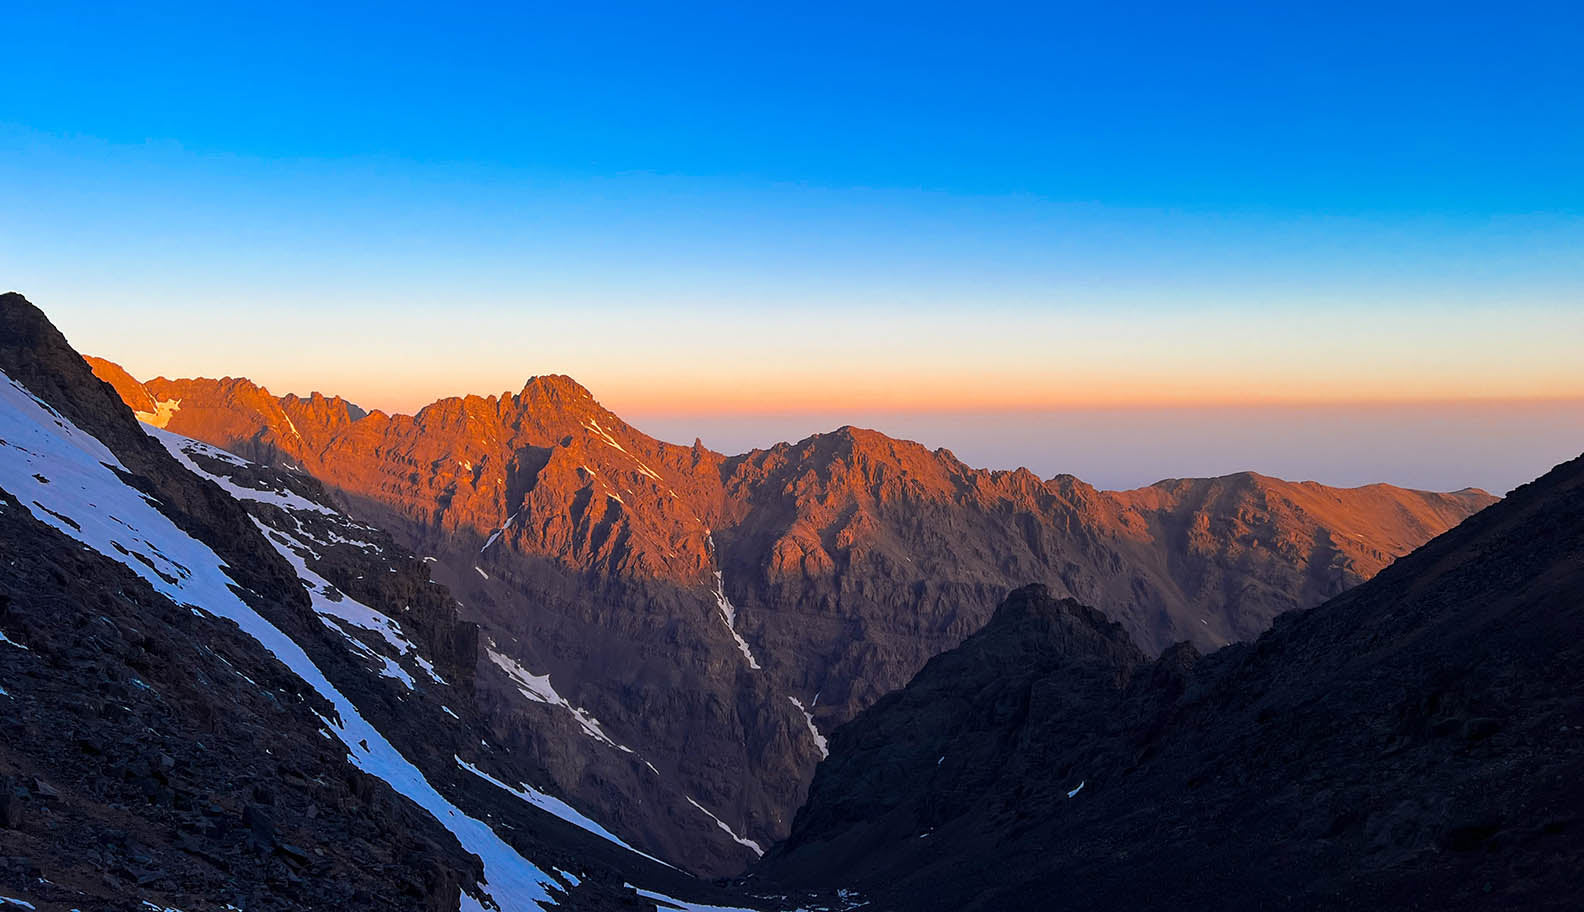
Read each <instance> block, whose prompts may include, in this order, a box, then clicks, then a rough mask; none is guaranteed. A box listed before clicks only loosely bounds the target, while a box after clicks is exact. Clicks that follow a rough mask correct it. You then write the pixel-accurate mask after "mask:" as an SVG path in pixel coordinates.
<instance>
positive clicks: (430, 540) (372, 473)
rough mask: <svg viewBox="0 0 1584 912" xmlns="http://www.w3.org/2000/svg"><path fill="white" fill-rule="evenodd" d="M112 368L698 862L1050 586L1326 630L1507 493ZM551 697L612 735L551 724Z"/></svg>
mask: <svg viewBox="0 0 1584 912" xmlns="http://www.w3.org/2000/svg"><path fill="white" fill-rule="evenodd" d="M89 361H90V364H91V365H92V367H93V369H94V371H95V373H96V374H97V375H98V376H99V377H100V378H101V379H103V380H105V381H106V382H108V383H109V384H110V385H111V386H113V387H114V388H115V390H116V391H117V393H119V395H120V397H121V399H122V400H123V401H124V402H125V403H126V405H127V406H128V407H129V408H131V409H132V410H133V411H134V412H136V413H138V415H139V417H140V418H142V419H143V420H144V421H145V422H146V423H148V424H150V425H153V426H156V427H159V428H161V429H162V430H163V431H164V432H166V433H172V434H178V435H182V436H185V437H187V438H191V439H194V440H197V441H201V442H203V443H206V444H208V445H210V446H213V447H218V448H220V449H221V450H223V451H227V452H229V453H232V454H236V455H238V456H241V457H243V458H245V459H247V460H251V461H253V462H255V463H257V464H259V465H261V466H265V467H268V468H270V469H273V470H275V471H277V472H281V473H285V474H286V475H294V476H306V477H307V478H310V479H312V480H315V481H317V482H319V483H322V485H323V487H324V489H325V491H326V494H327V496H328V497H329V498H330V499H331V501H332V502H333V503H334V504H335V505H336V507H337V508H338V509H339V510H341V511H344V512H345V513H346V514H348V515H350V516H355V517H357V518H358V520H360V521H362V522H366V523H369V524H371V525H373V526H375V527H378V528H380V529H383V530H385V531H387V532H388V533H389V534H390V535H391V536H392V538H393V540H394V541H395V542H396V543H398V544H399V545H400V546H401V547H402V548H404V549H407V550H409V551H410V552H412V553H413V554H414V555H417V556H419V557H420V558H421V560H422V561H424V562H425V563H427V564H428V570H429V572H430V574H431V575H432V577H433V579H435V580H436V581H438V582H440V583H442V584H443V585H444V586H445V587H446V588H447V589H448V590H449V592H450V593H451V594H452V595H453V596H454V597H455V599H456V600H457V601H458V606H457V611H458V614H459V616H460V617H461V618H463V619H465V620H466V621H468V622H471V623H474V624H476V625H478V627H479V628H480V631H481V635H480V646H479V648H478V650H477V654H478V660H477V663H476V665H477V668H476V675H475V678H476V682H477V683H476V688H477V691H478V694H479V698H478V699H479V703H480V711H481V713H482V715H483V718H484V719H485V720H487V724H489V726H490V727H491V730H492V732H493V738H492V741H493V742H494V743H497V744H501V745H504V746H505V747H507V748H509V749H510V750H512V751H513V752H515V753H517V754H519V755H521V756H524V757H527V758H529V759H530V760H531V761H532V762H533V763H534V764H535V765H536V766H538V767H539V768H541V769H542V770H543V771H544V774H545V775H546V776H548V777H549V781H551V782H552V783H554V785H555V787H556V788H557V789H558V791H559V793H561V794H564V795H566V796H568V798H569V799H570V800H573V801H575V802H577V803H578V805H579V806H580V807H585V808H588V809H590V812H591V813H594V814H596V816H597V817H598V818H599V819H600V820H601V821H602V822H604V823H605V824H606V825H607V826H610V827H611V828H612V829H613V830H614V831H615V832H617V833H620V834H622V835H623V837H624V838H626V839H629V840H631V842H632V844H633V845H635V846H637V847H639V848H641V849H643V850H644V851H646V852H649V853H652V854H654V855H656V856H657V857H660V858H663V859H666V860H668V861H671V862H673V863H675V864H678V865H680V866H682V867H685V868H687V869H688V870H691V871H694V872H696V873H701V874H707V875H729V874H735V873H737V872H739V871H741V870H742V869H743V868H745V867H746V866H747V865H748V864H749V863H751V862H753V861H755V860H756V859H757V858H758V857H759V856H760V854H761V853H762V852H763V851H764V850H765V849H766V848H768V847H769V846H770V845H771V844H773V843H775V842H776V841H778V840H780V839H781V838H783V837H785V836H786V835H787V833H788V831H789V827H790V824H791V821H792V817H793V814H794V812H795V811H796V810H797V808H798V807H799V806H800V804H801V803H802V802H803V799H804V795H805V791H806V788H807V786H808V783H809V781H810V779H811V778H812V776H813V773H814V768H815V766H816V764H818V763H819V761H820V760H821V759H822V757H823V756H824V755H825V752H826V749H827V747H826V745H827V736H828V733H829V732H830V731H832V730H833V729H835V728H836V727H837V726H840V725H842V724H843V723H845V722H847V721H848V720H850V719H852V718H853V717H854V715H855V714H857V713H859V712H861V711H862V710H864V709H865V708H867V707H869V706H870V705H872V704H873V703H874V702H875V701H876V700H878V699H880V698H881V697H882V696H883V695H885V694H886V693H888V692H890V691H893V690H895V689H897V688H899V687H901V686H903V685H904V684H905V683H907V681H908V680H909V679H910V678H911V677H912V676H913V675H914V674H915V673H916V672H918V671H919V670H920V669H921V668H922V667H923V666H924V664H925V663H926V662H927V661H928V660H929V659H930V658H931V657H932V656H934V655H936V654H938V653H941V652H943V651H945V650H948V649H951V648H953V647H955V646H957V645H958V644H959V643H961V642H962V641H963V639H964V638H965V637H967V636H969V635H970V634H972V633H973V632H974V631H976V630H978V629H979V628H980V627H982V626H983V625H984V624H985V623H986V622H987V621H988V620H989V619H990V618H991V616H992V613H993V611H994V610H995V607H996V605H997V604H998V603H999V602H1000V601H1001V600H1002V599H1003V598H1004V597H1005V595H1006V594H1007V593H1008V592H1009V591H1011V590H1012V589H1014V588H1016V587H1019V586H1021V585H1024V584H1026V583H1030V582H1038V583H1041V584H1043V585H1045V586H1047V587H1048V588H1049V589H1050V590H1051V591H1052V592H1053V593H1057V594H1059V595H1063V596H1070V597H1073V598H1077V599H1079V600H1081V601H1083V602H1084V603H1087V604H1094V605H1104V606H1106V610H1107V612H1108V613H1109V614H1110V616H1112V617H1114V618H1115V619H1116V620H1117V621H1118V622H1119V623H1120V624H1121V625H1122V628H1123V629H1124V630H1125V631H1126V633H1127V635H1128V636H1129V637H1131V638H1132V639H1133V640H1135V641H1136V642H1138V643H1139V644H1140V645H1141V647H1142V648H1143V649H1144V650H1145V651H1146V652H1148V653H1151V654H1153V653H1157V652H1159V651H1161V650H1163V649H1165V648H1167V647H1169V646H1170V645H1171V644H1173V643H1175V642H1179V641H1188V642H1191V643H1193V644H1194V645H1195V647H1196V648H1198V649H1200V650H1204V651H1208V650H1211V649H1214V648H1217V647H1220V646H1223V645H1226V644H1228V643H1233V642H1238V641H1242V640H1247V639H1250V638H1252V637H1254V636H1257V635H1258V634H1259V633H1260V632H1262V631H1263V630H1265V629H1266V628H1267V627H1268V625H1269V624H1270V622H1271V620H1272V618H1274V617H1276V616H1277V615H1278V614H1280V613H1282V612H1284V611H1288V610H1291V609H1295V608H1306V607H1312V606H1313V605H1315V604H1318V603H1319V602H1321V601H1323V600H1324V599H1326V598H1328V597H1331V596H1334V595H1336V594H1338V593H1340V592H1343V591H1345V590H1346V589H1348V588H1349V587H1351V586H1354V585H1356V584H1358V583H1359V582H1361V581H1363V580H1365V579H1367V578H1369V577H1371V576H1373V575H1374V574H1375V573H1377V572H1379V571H1380V570H1381V569H1382V568H1383V567H1385V566H1387V565H1388V564H1389V563H1390V562H1391V561H1392V560H1393V559H1394V558H1395V557H1397V556H1398V555H1401V554H1404V553H1406V552H1408V551H1410V550H1411V549H1413V548H1414V547H1416V546H1418V545H1419V544H1422V543H1423V542H1424V541H1426V540H1428V539H1429V538H1431V537H1433V536H1434V535H1436V534H1438V533H1440V532H1442V531H1444V530H1445V529H1447V528H1448V527H1450V526H1452V525H1454V524H1456V523H1457V522H1459V521H1460V520H1462V519H1464V518H1465V517H1467V516H1469V515H1470V514H1472V513H1474V512H1475V511H1477V510H1479V509H1481V508H1483V507H1485V506H1487V505H1489V504H1490V503H1492V502H1493V501H1494V500H1495V498H1493V497H1491V496H1490V495H1488V494H1486V493H1485V492H1482V491H1478V490H1472V489H1470V490H1464V491H1458V492H1454V493H1448V494H1438V493H1430V492H1422V491H1411V490H1405V489H1401V488H1395V487H1391V486H1388V485H1372V486H1368V487H1364V488H1352V489H1339V488H1331V487H1326V486H1323V485H1319V484H1315V483H1312V482H1304V483H1293V482H1286V481H1282V480H1279V479H1274V478H1268V477H1265V476H1260V475H1257V474H1253V473H1243V474H1239V475H1232V476H1226V477H1222V478H1205V479H1173V480H1167V481H1162V482H1159V483H1157V484H1155V485H1151V486H1149V487H1145V488H1140V489H1137V490H1133V491H1120V492H1118V491H1101V490H1097V489H1095V488H1094V487H1092V486H1090V485H1087V484H1085V483H1084V482H1082V481H1080V480H1079V479H1077V478H1074V477H1072V476H1057V477H1054V478H1050V479H1040V478H1038V477H1036V476H1035V475H1033V474H1032V473H1030V472H1028V471H1027V470H1023V469H1019V470H1016V471H989V470H984V469H975V468H972V467H969V466H967V465H964V464H963V463H962V462H960V461H959V460H957V459H956V458H955V457H954V456H953V455H952V454H951V453H950V452H948V451H945V450H930V449H927V448H925V447H923V446H921V445H919V444H916V443H912V442H909V441H902V440H895V439H892V438H889V437H886V436H885V435H883V434H880V433H877V432H874V431H868V430H862V429H858V428H852V427H845V428H841V429H839V430H837V431H834V432H831V433H827V434H818V435H815V436H812V437H809V438H807V439H805V440H802V441H799V442H797V443H785V444H780V445H777V446H775V447H772V448H770V449H766V450H756V451H753V452H750V453H746V454H741V455H737V456H727V455H723V454H720V453H716V452H714V451H711V450H709V449H708V448H706V447H704V446H703V445H702V443H700V442H698V441H695V442H694V444H693V445H692V446H682V445H676V444H670V443H665V442H662V441H659V440H656V439H654V438H652V437H649V436H647V435H645V434H643V433H642V432H641V431H639V430H637V429H636V428H634V427H632V426H631V425H629V424H628V423H627V422H625V421H623V420H622V419H621V418H620V417H619V416H617V415H615V414H613V413H612V412H610V411H609V410H607V409H605V408H604V407H603V406H601V405H600V404H599V403H598V402H597V401H596V400H595V399H594V397H593V396H592V395H591V394H590V393H589V391H588V390H586V389H584V388H583V387H582V386H580V385H578V384H577V383H576V382H574V381H572V380H571V379H570V378H567V377H563V376H555V375H551V376H539V377H534V378H533V379H531V380H529V381H528V382H527V383H526V385H525V386H524V387H523V388H522V389H521V390H520V391H518V392H516V393H511V392H508V393H503V394H501V395H498V396H487V397H479V396H467V397H461V398H451V399H443V400H440V401H438V402H435V403H433V404H431V405H429V406H427V407H425V408H424V409H422V410H420V411H419V412H418V413H417V414H415V415H411V416H408V415H387V414H385V413H383V412H380V411H365V410H364V409H361V408H359V407H357V406H356V405H353V404H352V403H350V402H347V401H346V400H344V399H341V398H337V397H330V398H327V397H325V396H322V395H320V394H318V393H315V394H312V395H310V396H308V397H306V398H303V397H298V396H292V395H288V396H281V397H277V396H274V395H273V394H271V393H270V392H269V391H267V390H265V389H263V388H262V387H259V386H258V385H256V384H254V383H252V382H251V381H248V380H245V379H237V378H225V379H220V380H210V379H186V380H167V379H164V378H156V379H153V380H149V381H147V382H139V381H138V380H136V379H134V378H132V377H131V376H129V375H128V374H127V373H126V372H125V371H124V370H121V369H120V368H119V367H118V366H116V365H114V364H113V363H111V362H107V361H103V360H99V359H89ZM538 678H545V679H547V680H548V681H551V682H553V684H554V692H555V693H557V694H558V695H561V697H562V699H564V700H565V701H567V703H568V704H569V705H570V706H572V707H575V708H576V709H577V710H578V713H579V715H578V717H577V718H578V719H586V720H589V722H588V724H587V725H585V726H583V727H582V728H581V729H577V730H581V731H583V732H584V733H585V734H586V735H588V736H587V737H568V732H567V731H564V730H563V728H565V727H566V726H567V725H570V724H571V723H570V722H567V723H565V724H563V725H561V726H546V725H544V724H541V720H540V719H539V718H538V717H537V716H535V715H534V714H533V711H534V710H536V709H537V707H536V706H534V705H532V704H534V702H535V701H534V700H533V698H532V697H531V696H527V694H528V693H531V692H532V690H533V688H532V687H529V688H527V689H526V691H525V688H524V686H523V681H524V680H525V679H538Z"/></svg>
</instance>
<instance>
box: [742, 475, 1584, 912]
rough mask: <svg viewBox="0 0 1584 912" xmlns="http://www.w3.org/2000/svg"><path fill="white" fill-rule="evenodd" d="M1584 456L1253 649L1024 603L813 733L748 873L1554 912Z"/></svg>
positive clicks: (1565, 814)
mask: <svg viewBox="0 0 1584 912" xmlns="http://www.w3.org/2000/svg"><path fill="white" fill-rule="evenodd" d="M1581 669H1584V457H1581V458H1580V459H1578V460H1574V461H1573V462H1570V463H1567V464H1565V465H1562V466H1559V467H1557V468H1556V469H1555V470H1553V471H1552V472H1551V473H1549V474H1548V475H1546V476H1545V477H1543V478H1541V479H1539V480H1538V481H1536V482H1533V483H1531V484H1529V485H1526V486H1524V487H1521V488H1519V489H1517V490H1516V491H1514V492H1513V493H1512V494H1510V495H1509V496H1508V497H1507V498H1506V499H1505V500H1504V501H1503V502H1502V503H1500V504H1497V505H1496V506H1493V507H1491V508H1489V509H1487V510H1485V511H1483V512H1481V513H1479V514H1477V515H1475V516H1473V517H1471V518H1469V519H1468V520H1465V521H1464V522H1463V523H1462V524H1460V525H1459V526H1457V527H1456V528H1455V529H1453V530H1451V531H1449V532H1447V533H1445V534H1443V535H1441V536H1439V537H1438V538H1436V539H1435V540H1433V541H1431V542H1430V543H1428V544H1426V545H1425V546H1423V547H1421V548H1420V549H1418V550H1417V551H1415V552H1414V553H1412V554H1410V555H1409V556H1407V557H1405V558H1403V559H1401V560H1398V561H1397V562H1396V563H1394V564H1393V565H1392V566H1390V567H1388V568H1387V569H1385V570H1384V571H1382V572H1381V573H1380V574H1379V575H1378V576H1376V577H1375V578H1374V579H1372V580H1370V581H1369V582H1366V583H1364V584H1362V585H1360V586H1358V587H1357V588H1355V589H1352V590H1350V591H1348V592H1346V593H1344V594H1342V595H1340V596H1338V597H1336V598H1334V599H1332V600H1330V601H1328V602H1327V603H1325V604H1324V605H1321V606H1320V607H1317V608H1314V609H1312V610H1308V611H1299V612H1294V613H1291V614H1287V615H1283V616H1281V617H1279V618H1278V619H1277V621H1276V624H1275V626H1274V628H1273V629H1272V630H1270V631H1269V632H1267V633H1265V634H1263V635H1262V636H1260V637H1259V638H1258V639H1257V640H1255V641H1254V642H1252V643H1248V644H1238V645H1234V646H1229V647H1226V648H1224V649H1222V650H1219V651H1218V652H1215V653H1213V654H1211V655H1208V656H1205V657H1203V658H1201V657H1200V656H1199V655H1198V653H1197V652H1196V651H1195V650H1194V649H1193V647H1191V646H1189V645H1187V644H1183V645H1181V646H1178V647H1174V648H1172V649H1169V650H1167V652H1166V653H1165V654H1163V655H1162V656H1160V657H1159V658H1158V659H1155V660H1153V661H1152V660H1149V659H1147V658H1146V657H1145V656H1144V655H1143V653H1141V652H1140V651H1139V650H1138V649H1137V648H1136V647H1134V646H1133V645H1132V643H1131V642H1129V640H1128V638H1127V636H1126V635H1125V634H1124V632H1123V631H1122V630H1121V628H1120V627H1119V626H1118V625H1116V624H1113V623H1111V622H1109V621H1107V620H1106V619H1105V618H1104V617H1103V616H1102V615H1100V614H1099V613H1098V612H1095V611H1093V610H1091V609H1088V608H1085V607H1083V606H1080V605H1078V604H1077V603H1074V602H1072V601H1058V600H1056V599H1054V598H1053V597H1052V596H1051V594H1050V593H1049V592H1048V591H1047V590H1045V589H1044V588H1043V587H1039V586H1034V587H1028V588H1025V589H1020V590H1018V591H1017V592H1014V593H1013V594H1012V595H1011V596H1010V597H1009V598H1008V599H1007V601H1006V602H1005V603H1003V605H1002V606H1001V607H1000V608H999V609H998V610H997V612H996V613H995V615H994V616H993V617H992V619H991V621H990V622H989V624H987V625H986V626H985V628H984V629H983V630H981V631H979V632H977V633H975V634H974V635H973V636H972V637H970V638H968V640H967V641H966V642H965V643H964V644H963V645H962V646H960V647H958V648H957V649H955V650H953V651H951V652H948V653H945V654H943V655H940V656H937V657H936V658H934V659H932V660H931V661H930V662H929V663H928V664H927V665H926V666H925V668H924V669H923V670H922V671H921V672H920V673H919V674H918V675H917V676H916V677H915V678H914V679H913V680H912V682H910V683H909V684H908V685H907V687H905V688H903V689H902V690H900V691H898V692H896V693H893V694H889V695H887V696H886V697H885V698H883V699H881V700H880V701H878V702H877V703H875V705H873V706H872V707H870V708H869V709H867V710H865V711H864V712H863V713H861V714H859V715H858V717H857V718H855V719H854V720H853V721H852V722H850V723H848V724H847V725H845V726H843V727H841V728H839V729H837V730H836V731H835V732H834V733H833V734H832V736H831V756H830V758H829V759H828V760H827V761H825V762H824V763H822V764H821V765H820V766H819V768H818V770H817V772H816V774H815V778H814V782H813V785H812V787H811V789H810V794H809V800H808V803H807V804H806V805H805V806H804V807H803V809H802V810H800V811H799V812H798V815H797V818H796V821H795V822H794V824H793V828H792V834H791V836H790V837H789V838H788V839H787V840H786V841H785V842H784V843H783V844H781V845H780V846H778V847H777V848H776V849H775V850H773V852H772V853H771V854H770V856H769V857H768V858H767V859H766V861H765V862H764V863H763V864H762V865H761V866H760V868H759V869H758V871H759V873H760V875H761V876H764V877H767V878H769V879H771V880H772V881H778V882H781V883H787V884H799V885H808V884H818V883H840V884H842V885H844V886H853V887H857V888H859V889H861V890H863V891H865V893H866V896H867V897H868V898H870V899H872V900H873V901H874V904H875V907H876V908H879V909H899V910H900V909H906V910H932V909H941V910H945V909H951V910H975V909H987V910H988V909H1023V908H1047V909H1061V908H1073V909H1093V908H1134V907H1158V906H1168V907H1183V908H1212V907H1213V908H1223V909H1226V908H1237V909H1259V908H1435V909H1458V908H1481V909H1510V908H1526V909H1537V908H1555V909H1563V908H1571V907H1573V906H1574V905H1576V903H1577V899H1578V896H1579V895H1580V891H1581V890H1584V873H1581V872H1584V785H1581V783H1584V778H1581V775H1584V671H1581Z"/></svg>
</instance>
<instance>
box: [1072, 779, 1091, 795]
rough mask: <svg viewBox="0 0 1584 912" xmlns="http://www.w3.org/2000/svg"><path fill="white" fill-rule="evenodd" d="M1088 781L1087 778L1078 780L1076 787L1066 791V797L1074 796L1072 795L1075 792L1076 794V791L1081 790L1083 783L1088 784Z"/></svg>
mask: <svg viewBox="0 0 1584 912" xmlns="http://www.w3.org/2000/svg"><path fill="white" fill-rule="evenodd" d="M1088 782H1089V780H1087V779H1085V780H1084V781H1083V782H1080V783H1078V787H1077V788H1075V789H1073V790H1072V791H1070V792H1068V793H1067V797H1068V798H1071V797H1073V796H1074V795H1076V794H1078V793H1079V792H1081V791H1083V787H1084V786H1085V785H1086V784H1088Z"/></svg>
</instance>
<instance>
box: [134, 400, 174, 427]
mask: <svg viewBox="0 0 1584 912" xmlns="http://www.w3.org/2000/svg"><path fill="white" fill-rule="evenodd" d="M179 411H181V400H180V399H162V400H160V401H159V402H156V403H154V411H152V412H133V413H132V414H133V416H135V417H136V418H137V420H139V421H141V422H143V423H144V424H152V425H153V426H155V427H157V428H162V427H164V426H165V425H167V424H170V420H171V416H172V415H174V414H176V413H177V412H179Z"/></svg>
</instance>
